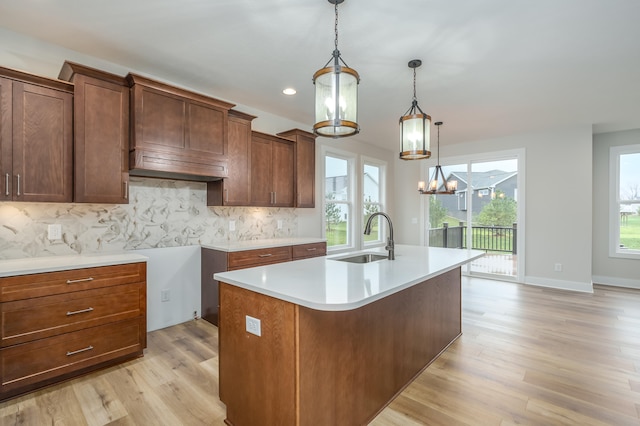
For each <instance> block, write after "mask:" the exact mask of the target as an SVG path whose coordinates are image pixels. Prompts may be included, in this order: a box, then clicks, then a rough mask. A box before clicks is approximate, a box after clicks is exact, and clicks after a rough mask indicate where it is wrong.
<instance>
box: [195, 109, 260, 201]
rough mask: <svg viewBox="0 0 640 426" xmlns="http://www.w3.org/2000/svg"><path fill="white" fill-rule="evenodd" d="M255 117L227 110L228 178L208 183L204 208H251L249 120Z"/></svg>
mask: <svg viewBox="0 0 640 426" xmlns="http://www.w3.org/2000/svg"><path fill="white" fill-rule="evenodd" d="M254 118H256V117H255V116H254V115H249V114H245V113H242V112H240V111H235V110H229V123H228V130H229V138H228V152H229V156H228V158H229V159H228V162H227V165H228V169H229V172H228V177H226V178H225V179H221V180H217V181H214V182H208V183H207V205H209V206H249V205H251V192H250V186H249V185H250V183H251V167H250V166H251V164H250V162H251V121H252V120H253V119H254Z"/></svg>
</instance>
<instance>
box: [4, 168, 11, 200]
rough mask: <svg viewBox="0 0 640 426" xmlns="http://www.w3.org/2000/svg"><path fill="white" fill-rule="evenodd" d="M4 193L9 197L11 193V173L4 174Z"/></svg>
mask: <svg viewBox="0 0 640 426" xmlns="http://www.w3.org/2000/svg"><path fill="white" fill-rule="evenodd" d="M4 195H6V196H7V197H8V196H9V195H10V194H9V173H7V174H6V175H4Z"/></svg>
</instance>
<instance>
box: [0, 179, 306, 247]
mask: <svg viewBox="0 0 640 426" xmlns="http://www.w3.org/2000/svg"><path fill="white" fill-rule="evenodd" d="M206 189H207V185H206V183H202V182H187V181H174V180H164V179H151V178H140V177H133V176H132V177H131V179H130V197H129V204H124V205H116V204H74V203H69V204H66V203H63V204H60V203H10V202H3V203H0V259H18V258H24V257H39V256H58V255H69V254H80V253H82V254H93V253H110V252H119V251H122V250H135V249H148V248H161V247H178V246H188V245H198V244H211V243H216V242H224V241H240V240H252V239H262V238H288V237H295V236H296V234H297V216H296V213H295V209H293V208H257V207H207V205H206ZM232 220H233V221H235V230H234V231H229V221H232ZM278 221H282V223H281V224H282V228H281V229H278ZM50 224H60V225H62V239H61V240H53V241H51V240H49V239H48V238H47V236H48V234H47V232H48V225H50Z"/></svg>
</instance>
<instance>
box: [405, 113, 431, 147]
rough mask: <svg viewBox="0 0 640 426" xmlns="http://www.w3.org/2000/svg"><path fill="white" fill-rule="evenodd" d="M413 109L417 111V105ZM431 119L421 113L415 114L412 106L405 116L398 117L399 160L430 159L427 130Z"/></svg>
mask: <svg viewBox="0 0 640 426" xmlns="http://www.w3.org/2000/svg"><path fill="white" fill-rule="evenodd" d="M415 108H417V109H419V107H418V105H417V103H416V104H415ZM430 127H431V117H429V116H428V115H427V114H424V113H423V112H422V111H420V112H418V113H416V111H415V110H414V107H413V106H412V108H411V111H409V113H408V114H407V115H403V116H402V117H400V141H401V144H402V146H401V147H400V158H401V159H402V160H420V159H423V158H429V157H431V151H430V149H431V148H430V146H431V140H430V132H429V129H430Z"/></svg>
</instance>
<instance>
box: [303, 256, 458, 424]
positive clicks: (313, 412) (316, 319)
mask: <svg viewBox="0 0 640 426" xmlns="http://www.w3.org/2000/svg"><path fill="white" fill-rule="evenodd" d="M460 334H461V286H460V268H456V269H454V270H452V271H449V272H446V273H444V274H442V275H440V276H437V277H435V278H432V279H430V280H427V281H425V282H423V283H420V284H417V285H415V286H413V287H410V288H408V289H406V290H403V291H401V292H398V293H396V294H393V295H391V296H388V297H386V298H384V299H381V300H378V301H376V302H373V303H371V304H369V305H365V306H363V307H361V308H358V309H355V310H351V311H342V312H328V311H317V310H313V309H308V308H304V307H299V365H300V370H299V407H300V408H299V416H300V423H299V424H300V425H314V424H354V425H355V424H366V423H368V422H369V421H371V420H372V419H373V418H374V417H375V416H376V414H377V413H379V412H380V411H381V410H382V409H383V408H384V407H385V406H386V405H388V404H389V402H391V401H392V400H393V398H394V397H395V396H396V395H397V394H398V393H400V392H401V391H402V390H403V389H404V388H405V387H406V386H407V385H408V384H409V383H411V381H412V380H413V379H414V378H415V377H416V376H417V375H418V374H420V373H421V372H422V370H424V368H426V367H427V366H428V365H429V364H430V363H431V362H432V361H433V360H434V359H436V358H437V357H438V355H439V354H440V353H441V352H442V351H443V350H444V349H446V348H447V347H448V346H449V345H450V344H451V342H453V341H454V340H455V339H456V338H457V337H458V336H460ZM319 422H320V423H319Z"/></svg>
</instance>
